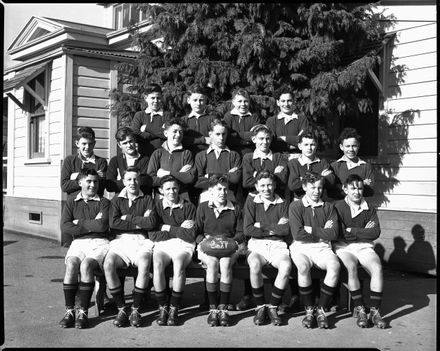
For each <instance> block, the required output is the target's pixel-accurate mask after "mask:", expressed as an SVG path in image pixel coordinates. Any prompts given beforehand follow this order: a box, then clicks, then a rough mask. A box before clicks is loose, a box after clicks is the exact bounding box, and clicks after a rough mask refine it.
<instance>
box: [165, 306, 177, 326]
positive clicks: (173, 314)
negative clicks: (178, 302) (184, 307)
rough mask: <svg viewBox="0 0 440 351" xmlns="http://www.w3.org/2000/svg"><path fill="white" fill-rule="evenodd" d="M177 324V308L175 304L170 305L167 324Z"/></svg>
mask: <svg viewBox="0 0 440 351" xmlns="http://www.w3.org/2000/svg"><path fill="white" fill-rule="evenodd" d="M178 324H179V309H178V308H177V306H173V305H171V306H170V310H169V316H168V321H167V325H169V326H175V325H178Z"/></svg>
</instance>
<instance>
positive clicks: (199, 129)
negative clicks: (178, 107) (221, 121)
mask: <svg viewBox="0 0 440 351" xmlns="http://www.w3.org/2000/svg"><path fill="white" fill-rule="evenodd" d="M188 95H189V96H188V98H187V100H186V102H187V103H188V105H190V107H191V112H190V113H189V114H187V115H185V116H183V118H182V120H183V122H184V123H185V124H186V125H187V128H186V130H185V133H184V136H183V142H182V144H183V147H184V148H185V149H188V150H189V151H191V153H192V155H193V157H195V156H196V154H197V153H198V152H200V151H204V150H206V149H207V148H208V147H209V145H210V144H211V141H210V138H209V126H210V124H211V122H212V121H213V120H214V119H215V118H217V114H216V113H214V112H209V111H208V109H207V106H206V104H207V93H206V90H205V89H203V88H202V87H201V86H199V85H193V86H192V87H191V88H190V89H189V90H188Z"/></svg>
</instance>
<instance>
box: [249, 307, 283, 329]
mask: <svg viewBox="0 0 440 351" xmlns="http://www.w3.org/2000/svg"><path fill="white" fill-rule="evenodd" d="M277 310H278V307H277V306H272V305H259V306H257V307H256V308H255V312H256V313H255V316H254V324H255V325H263V324H265V322H266V320H267V319H269V320H270V322H271V323H272V324H273V325H277V326H278V325H281V323H282V321H281V317H280V316H279V315H278V311H277Z"/></svg>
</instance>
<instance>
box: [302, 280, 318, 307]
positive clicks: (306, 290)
mask: <svg viewBox="0 0 440 351" xmlns="http://www.w3.org/2000/svg"><path fill="white" fill-rule="evenodd" d="M299 296H300V299H301V301H302V303H303V305H304V307H310V306H312V307H313V306H314V305H315V303H314V296H313V287H312V285H311V284H310V285H309V286H306V287H302V286H300V287H299Z"/></svg>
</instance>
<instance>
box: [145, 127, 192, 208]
mask: <svg viewBox="0 0 440 351" xmlns="http://www.w3.org/2000/svg"><path fill="white" fill-rule="evenodd" d="M184 127H185V125H184V124H183V122H182V121H181V120H180V119H178V118H172V119H168V120H166V121H165V125H164V132H163V133H164V135H165V137H166V141H164V142H163V144H162V147H161V148H160V149H157V150H154V152H153V154H152V155H151V158H150V162H149V163H148V171H147V172H148V174H149V176H150V177H151V178H152V180H153V187H154V190H153V193H154V194H155V199H156V198H160V197H161V196H160V194H159V191H158V188H159V185H160V180H161V179H162V178H163V177H165V176H167V175H172V176H173V177H175V178H176V179H177V180H178V181H179V182H180V183H181V188H180V192H181V196H183V197H184V198H185V199H187V200H189V195H188V187H189V185H191V184H193V183H194V181H195V176H196V174H195V173H196V168H195V167H194V159H193V156H192V154H191V152H190V151H189V150H186V149H184V148H183V147H182V138H183V131H184Z"/></svg>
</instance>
